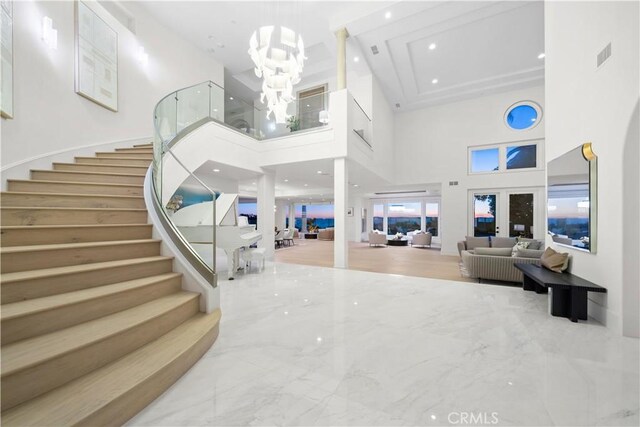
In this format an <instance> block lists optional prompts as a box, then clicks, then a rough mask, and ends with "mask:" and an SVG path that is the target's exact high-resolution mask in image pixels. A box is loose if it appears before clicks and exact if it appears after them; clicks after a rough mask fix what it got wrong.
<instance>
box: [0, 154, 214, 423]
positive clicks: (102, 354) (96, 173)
mask: <svg viewBox="0 0 640 427" xmlns="http://www.w3.org/2000/svg"><path fill="white" fill-rule="evenodd" d="M152 151H153V150H152V148H151V144H144V145H138V146H134V147H133V148H122V149H116V151H115V152H98V153H96V156H95V157H76V159H75V163H54V164H53V170H32V171H31V180H9V181H8V191H7V192H3V193H2V198H1V207H0V215H1V223H2V227H1V228H0V231H1V236H2V240H1V247H0V261H1V266H0V287H1V295H2V300H1V302H2V306H1V313H0V327H1V335H0V337H1V352H2V368H1V388H2V390H1V391H2V399H1V402H2V414H1V415H2V423H3V425H5V426H10V425H20V426H26V425H40V426H42V425H56V426H61V425H113V424H122V423H124V422H125V421H126V420H128V419H129V418H131V417H132V416H133V415H135V414H136V413H137V412H139V411H140V410H141V409H142V408H144V407H145V406H146V405H147V404H148V403H149V402H151V401H152V400H153V399H155V398H156V397H157V396H158V395H160V394H161V393H162V392H163V391H164V390H166V388H167V387H169V386H170V385H171V384H172V383H173V382H174V381H176V380H177V379H178V378H179V377H180V376H181V375H182V374H183V373H184V372H186V370H188V369H189V367H191V365H193V364H194V363H195V362H196V361H197V360H198V359H199V358H200V357H201V356H202V355H203V354H204V352H206V350H207V349H208V348H209V347H210V346H211V345H212V344H213V342H214V341H215V339H216V337H217V336H218V327H219V321H220V311H219V310H216V311H215V312H214V313H211V314H205V313H201V312H199V295H198V294H195V293H190V292H185V291H183V290H182V289H181V283H182V277H181V275H180V274H178V273H174V272H173V271H172V263H173V259H172V258H171V257H166V256H162V255H161V254H160V243H161V242H160V241H159V240H154V239H152V227H151V225H148V224H147V223H146V222H147V211H146V208H145V203H144V198H143V181H144V176H145V173H146V170H147V168H148V166H149V164H150V162H151V159H152V156H153V154H152Z"/></svg>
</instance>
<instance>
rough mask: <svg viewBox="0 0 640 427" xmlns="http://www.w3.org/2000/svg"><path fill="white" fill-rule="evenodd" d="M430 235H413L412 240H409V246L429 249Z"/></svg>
mask: <svg viewBox="0 0 640 427" xmlns="http://www.w3.org/2000/svg"><path fill="white" fill-rule="evenodd" d="M432 237H433V236H432V235H431V233H418V234H414V235H413V239H411V246H412V247H413V246H422V247H425V246H429V247H431V239H432Z"/></svg>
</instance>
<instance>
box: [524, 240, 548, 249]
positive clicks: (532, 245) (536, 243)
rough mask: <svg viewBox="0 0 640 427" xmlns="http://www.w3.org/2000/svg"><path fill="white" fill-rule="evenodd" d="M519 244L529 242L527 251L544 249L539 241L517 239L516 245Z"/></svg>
mask: <svg viewBox="0 0 640 427" xmlns="http://www.w3.org/2000/svg"><path fill="white" fill-rule="evenodd" d="M519 242H529V247H528V248H527V249H544V244H543V243H542V242H541V241H540V240H536V239H527V238H524V237H518V243H519Z"/></svg>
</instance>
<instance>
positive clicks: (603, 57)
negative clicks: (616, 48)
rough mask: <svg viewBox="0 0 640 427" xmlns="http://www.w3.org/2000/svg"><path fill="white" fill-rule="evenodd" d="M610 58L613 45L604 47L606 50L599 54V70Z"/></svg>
mask: <svg viewBox="0 0 640 427" xmlns="http://www.w3.org/2000/svg"><path fill="white" fill-rule="evenodd" d="M610 56H611V43H609V44H608V45H606V46H605V47H604V49H602V50H601V51H600V53H598V65H597V68H600V66H602V64H604V63H605V61H606V60H607V59H609V57H610Z"/></svg>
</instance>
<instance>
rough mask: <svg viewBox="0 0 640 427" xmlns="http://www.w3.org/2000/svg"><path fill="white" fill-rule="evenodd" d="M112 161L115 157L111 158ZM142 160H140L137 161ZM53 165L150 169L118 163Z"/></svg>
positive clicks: (55, 163)
mask: <svg viewBox="0 0 640 427" xmlns="http://www.w3.org/2000/svg"><path fill="white" fill-rule="evenodd" d="M88 158H91V159H95V158H96V157H85V159H88ZM109 158H110V159H112V158H113V157H109ZM136 160H140V159H136ZM52 164H53V165H65V166H78V165H82V166H93V167H96V168H108V167H117V168H134V169H149V167H148V166H138V165H119V164H117V163H97V162H96V163H67V162H53V163H52Z"/></svg>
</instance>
